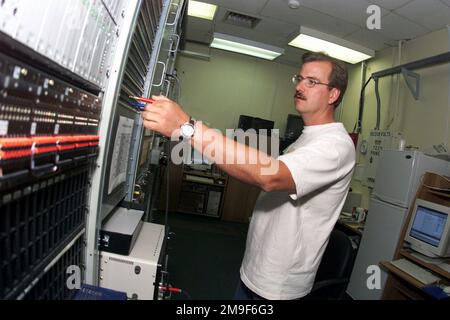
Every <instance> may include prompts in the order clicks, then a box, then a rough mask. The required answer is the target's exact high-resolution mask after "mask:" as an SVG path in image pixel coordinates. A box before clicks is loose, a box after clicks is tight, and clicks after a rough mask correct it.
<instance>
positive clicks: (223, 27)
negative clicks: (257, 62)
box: [214, 23, 287, 48]
mask: <svg viewBox="0 0 450 320" xmlns="http://www.w3.org/2000/svg"><path fill="white" fill-rule="evenodd" d="M214 31H215V32H219V33H225V34H229V35H232V36H235V37H240V38H244V39H249V40H253V41H257V42H261V43H265V44H269V45H272V46H276V47H280V48H285V47H286V45H287V43H286V39H285V38H282V37H279V36H277V35H274V34H267V33H265V32H258V31H255V30H252V29H246V28H241V27H237V26H233V25H231V24H227V23H219V24H217V25H215V28H214Z"/></svg>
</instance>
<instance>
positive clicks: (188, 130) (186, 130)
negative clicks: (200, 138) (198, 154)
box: [181, 124, 195, 138]
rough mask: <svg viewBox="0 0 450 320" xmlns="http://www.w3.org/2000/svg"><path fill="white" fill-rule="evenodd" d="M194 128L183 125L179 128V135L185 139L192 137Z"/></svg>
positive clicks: (189, 125)
mask: <svg viewBox="0 0 450 320" xmlns="http://www.w3.org/2000/svg"><path fill="white" fill-rule="evenodd" d="M194 130H195V129H194V126H192V125H191V124H185V125H183V126H181V134H182V135H183V137H185V138H191V137H192V136H193V135H194Z"/></svg>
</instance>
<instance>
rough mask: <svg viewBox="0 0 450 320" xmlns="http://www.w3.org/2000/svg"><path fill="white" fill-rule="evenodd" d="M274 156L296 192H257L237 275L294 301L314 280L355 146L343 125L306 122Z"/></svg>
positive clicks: (267, 293) (267, 294)
mask: <svg viewBox="0 0 450 320" xmlns="http://www.w3.org/2000/svg"><path fill="white" fill-rule="evenodd" d="M279 160H281V161H282V162H283V163H285V164H286V166H287V167H288V168H289V170H290V172H291V175H292V177H293V179H294V182H295V186H296V190H297V193H296V194H293V195H289V194H288V193H286V192H271V193H265V192H262V193H261V195H260V196H259V198H258V201H257V203H256V206H255V209H254V211H253V215H252V219H251V223H250V226H249V230H248V235H247V244H246V251H245V255H244V259H243V262H242V266H241V270H240V273H241V279H242V281H243V282H244V283H245V285H246V286H247V287H248V288H249V289H250V290H252V291H253V292H255V293H256V294H258V295H260V296H262V297H264V298H266V299H279V300H282V299H297V298H301V297H303V296H305V295H307V294H308V293H309V292H310V291H311V288H312V286H313V284H314V278H315V275H316V272H317V269H318V267H319V263H320V261H321V259H322V255H323V253H324V251H325V248H326V246H327V244H328V239H329V236H330V233H331V231H332V229H333V227H334V225H335V223H336V221H337V219H338V217H339V214H340V212H341V210H342V207H343V205H344V202H345V198H346V195H347V192H348V189H349V186H350V180H351V177H352V174H353V169H354V166H355V147H354V144H353V142H352V140H351V138H350V136H349V134H348V133H347V131H346V130H345V128H344V126H343V125H342V123H331V124H325V125H317V126H306V127H305V128H304V130H303V133H302V135H301V136H300V138H299V139H298V140H297V141H296V142H295V143H293V144H292V145H291V146H290V147H289V148H288V150H287V151H286V152H285V154H284V155H282V156H280V157H279Z"/></svg>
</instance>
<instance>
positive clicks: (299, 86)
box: [295, 81, 305, 92]
mask: <svg viewBox="0 0 450 320" xmlns="http://www.w3.org/2000/svg"><path fill="white" fill-rule="evenodd" d="M304 82H305V81H299V82H298V83H297V85H296V86H295V90H297V91H298V92H305V84H304Z"/></svg>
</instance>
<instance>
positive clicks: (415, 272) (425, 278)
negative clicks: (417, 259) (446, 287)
mask: <svg viewBox="0 0 450 320" xmlns="http://www.w3.org/2000/svg"><path fill="white" fill-rule="evenodd" d="M391 264H393V265H394V266H395V267H397V268H398V269H400V270H402V271H403V272H405V273H407V274H409V275H410V276H411V277H413V278H415V279H416V280H418V281H420V282H422V283H423V284H432V283H435V282H438V281H439V280H441V279H440V278H439V277H436V276H435V275H433V274H432V273H431V272H430V271H428V270H426V269H424V268H422V267H419V266H418V265H417V264H415V263H413V262H411V261H409V260H407V259H399V260H395V261H391Z"/></svg>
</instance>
